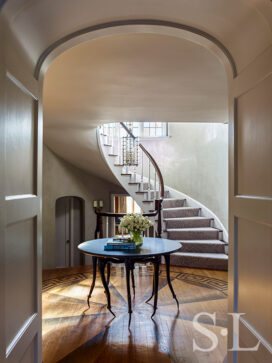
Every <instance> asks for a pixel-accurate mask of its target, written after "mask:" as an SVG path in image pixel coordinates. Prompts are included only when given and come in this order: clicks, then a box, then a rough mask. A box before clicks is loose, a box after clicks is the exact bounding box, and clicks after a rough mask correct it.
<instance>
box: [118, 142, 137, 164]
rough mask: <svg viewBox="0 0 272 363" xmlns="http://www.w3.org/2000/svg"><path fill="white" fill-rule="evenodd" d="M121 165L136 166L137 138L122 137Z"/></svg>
mask: <svg viewBox="0 0 272 363" xmlns="http://www.w3.org/2000/svg"><path fill="white" fill-rule="evenodd" d="M122 154H123V165H128V166H138V161H139V160H138V159H139V157H138V154H139V138H138V137H135V138H133V137H131V136H125V137H122Z"/></svg>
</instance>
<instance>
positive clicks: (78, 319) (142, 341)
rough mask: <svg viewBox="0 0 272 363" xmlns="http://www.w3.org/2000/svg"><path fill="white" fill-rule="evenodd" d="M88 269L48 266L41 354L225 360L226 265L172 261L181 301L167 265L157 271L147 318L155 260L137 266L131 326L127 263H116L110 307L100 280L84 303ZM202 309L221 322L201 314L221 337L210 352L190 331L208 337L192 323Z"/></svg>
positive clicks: (81, 358) (75, 358) (50, 358)
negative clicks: (206, 267)
mask: <svg viewBox="0 0 272 363" xmlns="http://www.w3.org/2000/svg"><path fill="white" fill-rule="evenodd" d="M90 278H91V273H90V271H89V269H87V268H86V267H83V268H74V269H61V270H54V271H46V272H44V281H43V362H44V363H52V362H58V361H60V362H72V363H77V362H78V363H85V362H88V363H89V362H106V363H115V362H118V363H125V362H130V363H135V362H140V363H145V362H148V363H151V362H156V363H160V362H180V363H196V362H201V363H206V362H207V363H220V362H223V361H224V358H225V356H226V349H227V348H226V344H227V343H226V340H227V338H226V336H225V334H224V333H226V329H225V328H226V324H227V319H226V312H227V273H226V272H224V271H208V270H199V269H186V268H180V267H172V269H171V278H172V284H173V287H174V289H175V292H176V294H177V296H178V299H179V302H180V311H179V313H178V314H177V306H176V302H175V300H173V299H172V296H171V293H170V291H169V288H168V285H167V282H166V275H165V271H164V268H163V267H162V268H161V271H160V291H159V304H158V310H157V313H156V315H155V317H154V320H151V319H150V316H151V314H152V306H151V305H148V304H146V303H145V300H146V299H147V298H148V297H149V296H150V293H151V284H152V268H151V267H142V268H136V270H135V280H136V296H135V299H134V307H133V314H132V322H131V327H130V329H128V314H127V304H126V285H125V276H124V270H123V269H122V268H121V267H116V268H113V269H112V278H111V284H110V291H111V296H112V309H113V311H114V312H115V313H116V318H115V319H112V318H113V316H112V315H111V314H110V313H109V312H108V310H107V308H106V305H105V304H106V297H105V294H104V290H103V287H102V284H101V281H100V278H99V277H98V279H97V285H96V288H95V290H94V293H93V296H92V299H91V301H92V303H91V307H90V309H87V310H86V308H87V304H86V296H87V294H88V292H89V286H90ZM199 312H208V313H214V312H216V314H217V320H216V326H214V325H213V323H212V321H211V319H210V318H209V317H207V316H206V317H202V319H201V323H202V325H203V326H204V327H206V328H208V329H209V330H211V331H213V332H214V333H215V334H216V335H217V337H218V340H219V344H218V347H217V349H216V350H214V351H213V352H209V353H208V352H199V351H195V352H193V339H195V341H196V343H197V344H198V345H199V346H201V347H202V348H207V347H209V346H210V344H211V341H210V340H209V339H208V338H207V337H205V336H204V335H202V334H201V333H200V332H198V331H197V330H196V329H194V327H193V324H192V319H193V317H194V316H195V314H197V313H199Z"/></svg>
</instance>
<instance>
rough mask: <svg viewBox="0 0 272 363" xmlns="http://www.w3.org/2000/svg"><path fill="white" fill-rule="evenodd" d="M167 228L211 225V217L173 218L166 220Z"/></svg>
mask: <svg viewBox="0 0 272 363" xmlns="http://www.w3.org/2000/svg"><path fill="white" fill-rule="evenodd" d="M164 222H165V226H166V228H201V227H211V219H196V220H188V221H184V220H173V221H164Z"/></svg>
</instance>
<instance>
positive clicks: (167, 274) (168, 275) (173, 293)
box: [164, 255, 179, 310]
mask: <svg viewBox="0 0 272 363" xmlns="http://www.w3.org/2000/svg"><path fill="white" fill-rule="evenodd" d="M164 258H165V264H166V276H167V282H168V286H169V288H170V291H171V293H172V296H173V298H174V299H175V300H176V302H177V306H178V310H179V302H178V299H177V296H176V294H175V291H174V289H173V286H172V283H171V278H170V255H164Z"/></svg>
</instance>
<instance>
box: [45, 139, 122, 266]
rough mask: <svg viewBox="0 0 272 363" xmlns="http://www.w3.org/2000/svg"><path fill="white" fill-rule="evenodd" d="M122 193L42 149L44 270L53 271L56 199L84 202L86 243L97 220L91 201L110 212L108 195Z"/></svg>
mask: <svg viewBox="0 0 272 363" xmlns="http://www.w3.org/2000/svg"><path fill="white" fill-rule="evenodd" d="M122 192H124V191H123V189H122V188H121V187H119V186H118V185H114V184H111V183H109V182H107V181H105V180H103V179H100V178H98V177H96V176H93V175H90V174H87V173H86V172H84V171H82V170H80V169H78V168H76V167H75V166H73V165H71V164H69V163H67V162H66V161H64V160H63V159H61V158H59V157H58V156H56V155H55V154H54V153H53V152H52V151H51V150H50V149H49V148H48V147H46V146H45V145H44V153H43V269H49V268H55V267H56V262H55V258H56V252H55V249H56V247H55V246H56V245H55V243H56V240H55V203H56V200H57V199H58V198H59V197H63V196H77V197H81V198H83V199H84V201H85V239H86V240H88V239H92V238H93V235H94V230H95V224H96V218H95V213H94V211H93V208H92V201H93V200H94V199H102V200H103V201H104V203H105V207H104V210H108V211H109V210H110V193H122Z"/></svg>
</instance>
